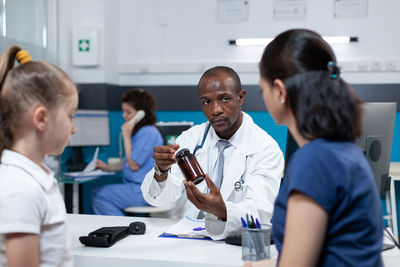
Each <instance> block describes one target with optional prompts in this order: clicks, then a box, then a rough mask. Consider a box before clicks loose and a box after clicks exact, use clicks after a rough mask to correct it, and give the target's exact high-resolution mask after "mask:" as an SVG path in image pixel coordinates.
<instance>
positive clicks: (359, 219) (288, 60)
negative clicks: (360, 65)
mask: <svg viewBox="0 0 400 267" xmlns="http://www.w3.org/2000/svg"><path fill="white" fill-rule="evenodd" d="M259 68H260V85H261V88H262V92H263V96H264V101H265V103H266V105H267V108H268V111H269V112H270V114H271V115H272V117H273V118H274V120H275V122H276V123H277V124H281V125H287V126H288V128H289V131H290V133H291V134H292V135H293V137H294V139H295V140H296V142H297V143H298V145H299V147H300V149H299V150H297V151H296V153H295V154H294V155H293V156H292V158H291V160H290V162H289V165H288V168H287V171H286V174H285V178H284V182H283V184H282V188H281V191H280V193H279V195H278V197H277V199H276V202H275V208H274V215H273V217H272V225H273V226H272V227H273V238H274V241H275V244H276V247H277V249H278V251H279V259H278V265H279V266H382V261H381V256H380V250H381V246H382V235H383V220H382V211H381V205H380V201H379V197H378V193H377V189H376V185H375V182H374V179H373V175H372V172H371V169H370V167H369V165H368V162H367V161H366V159H365V156H364V154H363V152H362V151H361V149H360V148H359V147H358V146H357V145H355V144H354V141H355V139H356V138H357V137H359V136H360V132H361V115H362V110H361V106H360V104H361V101H360V100H359V98H358V97H357V96H356V94H355V93H354V92H353V90H352V89H351V88H350V86H349V85H348V84H347V83H346V82H345V81H344V80H343V79H341V77H340V71H339V68H338V67H337V66H336V58H335V55H334V53H333V51H332V49H331V47H330V46H329V45H328V44H327V43H326V42H325V41H324V40H323V39H322V38H321V36H320V35H318V34H317V33H315V32H312V31H308V30H290V31H287V32H284V33H282V34H280V35H279V36H277V37H276V38H275V39H274V41H272V42H271V43H270V44H269V45H268V46H267V47H266V49H265V51H264V54H263V56H262V59H261V62H260V63H259ZM271 263H272V264H273V262H272V261H271V260H265V261H262V262H257V263H253V264H251V263H247V264H246V266H267V265H269V264H271Z"/></svg>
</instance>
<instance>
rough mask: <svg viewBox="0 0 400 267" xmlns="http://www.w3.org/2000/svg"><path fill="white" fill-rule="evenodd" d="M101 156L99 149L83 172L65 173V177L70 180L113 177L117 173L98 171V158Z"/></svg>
mask: <svg viewBox="0 0 400 267" xmlns="http://www.w3.org/2000/svg"><path fill="white" fill-rule="evenodd" d="M98 154H99V148H98V147H97V148H96V151H95V152H94V156H93V159H92V160H91V161H90V162H89V163H88V165H86V167H85V169H84V170H83V171H81V172H65V173H63V175H65V176H68V177H70V178H89V177H97V176H105V175H113V174H115V172H106V171H102V170H96V161H97V156H98Z"/></svg>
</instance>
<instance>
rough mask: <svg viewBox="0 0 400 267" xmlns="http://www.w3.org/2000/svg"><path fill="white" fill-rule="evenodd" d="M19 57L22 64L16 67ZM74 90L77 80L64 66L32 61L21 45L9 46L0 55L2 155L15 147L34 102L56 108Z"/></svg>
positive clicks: (0, 133) (0, 148) (0, 151)
mask: <svg viewBox="0 0 400 267" xmlns="http://www.w3.org/2000/svg"><path fill="white" fill-rule="evenodd" d="M16 60H19V62H20V64H19V65H18V66H16V67H14V64H15V61H16ZM75 92H76V87H75V85H74V83H73V82H72V81H71V80H70V78H69V77H68V75H67V74H66V73H65V72H63V71H62V70H61V69H59V68H57V67H56V66H53V65H51V64H49V63H46V62H41V61H32V60H31V58H30V55H29V53H28V52H27V51H25V50H22V49H21V48H20V47H18V46H11V47H9V48H8V49H7V50H6V51H5V52H4V53H3V54H2V55H1V58H0V156H1V154H2V152H3V150H4V149H9V148H11V147H12V145H13V143H14V135H15V132H16V131H18V129H20V127H22V126H23V125H24V121H23V120H24V117H25V115H26V112H27V111H29V110H30V109H32V108H34V107H35V105H43V106H45V107H46V108H48V109H52V108H55V107H56V106H57V105H58V104H59V103H60V102H59V101H61V100H63V99H65V98H64V97H65V96H67V95H70V94H72V93H75Z"/></svg>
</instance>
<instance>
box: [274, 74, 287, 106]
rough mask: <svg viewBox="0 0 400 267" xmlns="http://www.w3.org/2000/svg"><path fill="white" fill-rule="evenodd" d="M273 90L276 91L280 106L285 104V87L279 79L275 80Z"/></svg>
mask: <svg viewBox="0 0 400 267" xmlns="http://www.w3.org/2000/svg"><path fill="white" fill-rule="evenodd" d="M273 88H274V89H276V90H277V93H278V97H279V100H280V102H281V104H284V103H286V100H287V99H286V98H287V92H286V86H285V84H284V83H283V82H282V80H280V79H275V80H274V84H273Z"/></svg>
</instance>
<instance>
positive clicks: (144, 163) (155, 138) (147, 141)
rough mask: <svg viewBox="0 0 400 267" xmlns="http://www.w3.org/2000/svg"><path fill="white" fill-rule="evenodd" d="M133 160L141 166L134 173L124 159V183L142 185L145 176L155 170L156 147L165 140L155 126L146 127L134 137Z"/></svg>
mask: <svg viewBox="0 0 400 267" xmlns="http://www.w3.org/2000/svg"><path fill="white" fill-rule="evenodd" d="M131 140H132V151H131V155H130V156H131V159H132V160H134V161H135V162H136V163H137V164H139V165H140V168H139V169H137V170H135V171H132V170H131V169H130V168H129V167H128V164H127V162H126V158H124V166H123V173H124V176H123V178H122V180H123V182H124V183H134V184H138V185H141V184H142V182H143V179H144V176H145V175H146V174H147V173H148V172H149V171H150V170H151V168H153V165H154V159H153V149H154V147H155V146H160V145H162V144H163V139H162V136H161V134H160V132H159V131H158V129H157V127H155V126H154V125H146V126H143V127H142V128H140V129H139V131H137V133H136V134H135V135H134V136H133V137H132V139H131Z"/></svg>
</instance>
